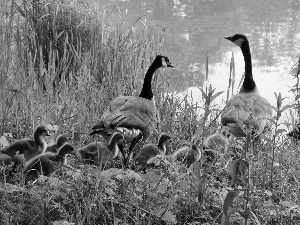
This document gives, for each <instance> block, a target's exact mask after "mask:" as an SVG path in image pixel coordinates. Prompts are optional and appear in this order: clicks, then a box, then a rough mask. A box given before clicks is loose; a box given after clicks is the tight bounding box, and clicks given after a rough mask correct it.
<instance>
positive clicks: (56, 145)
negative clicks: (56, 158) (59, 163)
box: [46, 134, 68, 153]
mask: <svg viewBox="0 0 300 225" xmlns="http://www.w3.org/2000/svg"><path fill="white" fill-rule="evenodd" d="M67 141H68V138H67V137H66V135H64V134H61V135H59V136H58V137H57V139H56V143H54V144H51V145H48V146H47V149H46V152H54V153H57V152H58V149H59V148H60V147H61V146H63V144H65V143H66V142H67Z"/></svg>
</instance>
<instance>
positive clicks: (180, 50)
mask: <svg viewBox="0 0 300 225" xmlns="http://www.w3.org/2000/svg"><path fill="white" fill-rule="evenodd" d="M103 2H107V3H112V2H113V3H116V4H117V5H119V7H120V10H121V13H122V14H123V15H124V17H126V18H130V17H132V18H136V17H137V15H141V14H143V13H144V12H145V11H148V10H150V13H149V14H148V16H147V17H146V18H147V20H148V22H149V24H152V25H153V27H156V28H157V29H158V30H161V29H162V27H163V26H166V27H167V30H166V34H165V43H164V48H165V49H164V50H165V52H166V54H167V55H168V56H169V57H170V59H172V62H174V64H177V65H180V66H179V67H178V68H177V70H176V71H174V73H172V76H173V79H172V84H171V86H172V87H173V89H176V90H178V91H183V90H185V89H186V88H187V87H189V86H198V85H203V84H204V73H205V60H206V56H208V59H209V74H210V80H209V81H208V82H210V83H212V85H213V86H214V87H216V88H217V91H221V90H223V91H225V90H226V89H227V87H228V76H229V62H230V58H231V52H232V51H233V53H234V56H235V62H236V74H237V76H236V79H237V80H236V83H238V82H239V80H240V79H241V76H242V73H243V71H244V61H243V58H242V54H241V52H240V49H239V48H238V47H237V46H235V45H233V44H232V43H230V42H228V41H226V40H225V39H223V37H224V36H231V35H233V34H235V33H244V34H246V35H247V36H248V39H249V41H250V48H251V53H252V60H253V74H254V79H255V80H256V82H257V86H258V88H259V90H260V92H261V94H262V95H264V96H266V97H267V98H268V99H269V100H270V101H271V103H275V98H274V94H273V93H274V92H279V91H281V92H283V96H287V95H288V90H289V87H287V86H291V85H292V83H293V82H292V78H291V76H290V75H288V71H289V70H290V68H291V66H292V64H293V63H295V62H296V61H297V59H296V56H297V54H299V49H300V31H299V30H300V23H299V20H300V14H299V12H300V3H299V0H289V1H282V0H249V1H240V0H147V1H146V0H144V1H141V0H127V1H121V0H115V1H114V0H110V1H109V0H107V1H103ZM183 84H184V85H183Z"/></svg>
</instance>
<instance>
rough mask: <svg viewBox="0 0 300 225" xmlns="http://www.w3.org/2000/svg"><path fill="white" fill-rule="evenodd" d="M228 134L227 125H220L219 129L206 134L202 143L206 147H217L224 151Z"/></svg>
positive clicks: (226, 146) (226, 147)
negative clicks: (214, 132)
mask: <svg viewBox="0 0 300 225" xmlns="http://www.w3.org/2000/svg"><path fill="white" fill-rule="evenodd" d="M229 136H230V128H229V127H226V126H225V127H222V129H221V131H220V132H218V133H216V134H212V135H210V136H208V137H207V138H206V139H205V140H204V143H203V145H204V146H206V147H207V148H215V147H216V148H217V149H218V150H223V151H224V153H226V152H227V149H228V146H229V141H228V138H229Z"/></svg>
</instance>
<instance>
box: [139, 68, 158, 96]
mask: <svg viewBox="0 0 300 225" xmlns="http://www.w3.org/2000/svg"><path fill="white" fill-rule="evenodd" d="M158 68H159V66H157V65H155V64H152V65H151V66H150V67H149V69H148V71H147V73H146V75H145V78H144V84H143V88H142V91H141V93H140V95H139V97H142V98H146V99H149V100H151V99H152V98H153V92H152V88H151V82H152V76H153V74H154V72H155V71H156V70H157V69H158Z"/></svg>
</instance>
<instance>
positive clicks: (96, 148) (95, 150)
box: [77, 132, 124, 166]
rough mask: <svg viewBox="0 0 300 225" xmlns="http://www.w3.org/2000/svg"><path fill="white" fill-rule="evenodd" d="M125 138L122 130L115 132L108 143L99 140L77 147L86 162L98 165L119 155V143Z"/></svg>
mask: <svg viewBox="0 0 300 225" xmlns="http://www.w3.org/2000/svg"><path fill="white" fill-rule="evenodd" d="M123 139H124V135H123V134H122V133H121V132H115V133H114V134H113V135H112V136H111V138H110V140H109V142H108V143H105V142H104V141H102V142H101V141H99V142H98V141H97V142H93V143H90V144H88V145H85V146H83V147H81V148H79V149H77V152H78V154H79V155H80V156H81V158H82V159H83V162H84V163H90V164H93V165H96V166H100V165H101V164H102V165H105V164H106V163H107V162H108V161H109V160H112V159H114V158H116V157H117V156H118V153H119V147H118V144H119V143H120V142H121V141H122V140H123Z"/></svg>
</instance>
